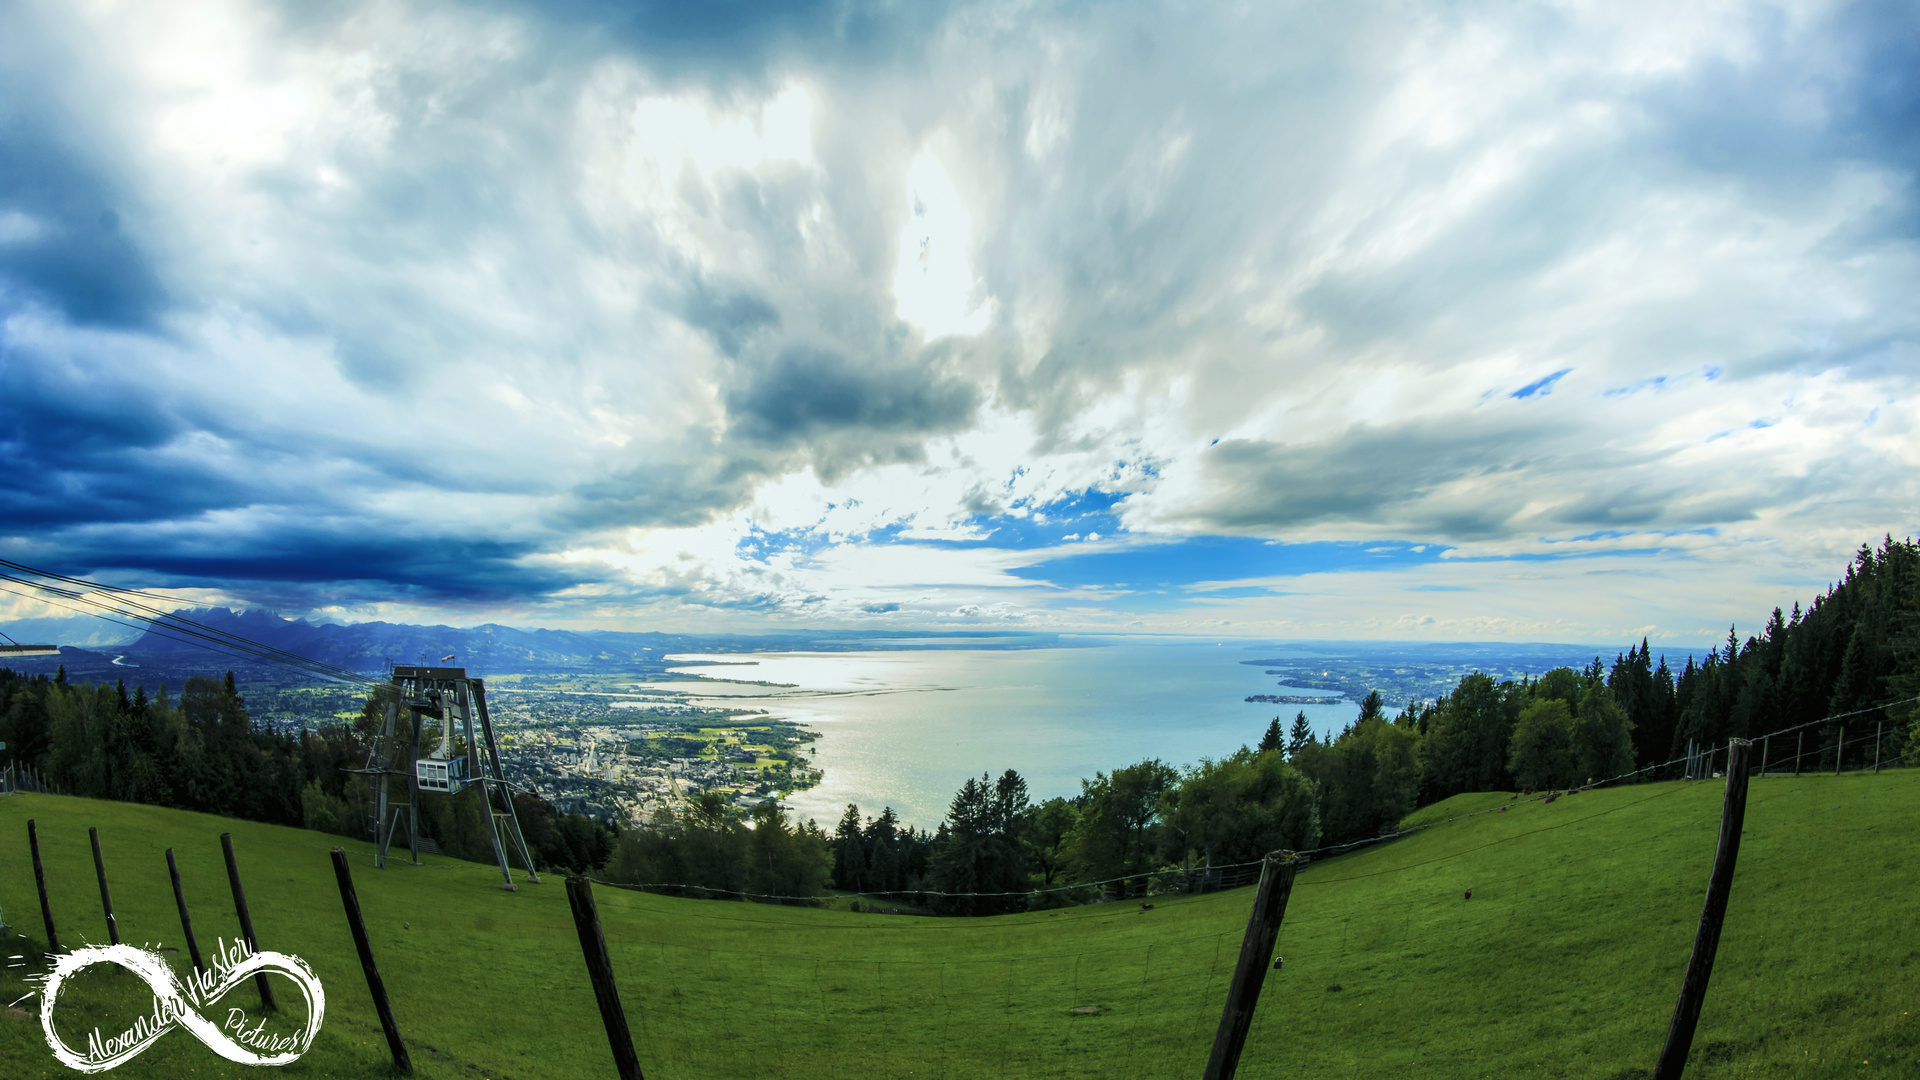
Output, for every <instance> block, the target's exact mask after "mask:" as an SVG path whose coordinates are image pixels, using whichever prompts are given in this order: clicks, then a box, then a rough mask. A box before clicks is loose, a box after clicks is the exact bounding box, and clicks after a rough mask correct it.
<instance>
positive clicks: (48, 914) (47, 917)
mask: <svg viewBox="0 0 1920 1080" xmlns="http://www.w3.org/2000/svg"><path fill="white" fill-rule="evenodd" d="M27 846H28V847H30V848H32V849H33V884H34V887H35V888H37V889H39V890H40V919H41V921H43V922H45V923H46V924H47V951H48V952H50V953H57V952H59V951H60V937H59V935H57V934H55V933H54V932H53V906H52V905H51V904H48V903H47V875H46V873H45V872H44V871H42V870H41V869H40V833H39V831H38V830H37V829H35V828H34V826H33V819H32V818H28V819H27Z"/></svg>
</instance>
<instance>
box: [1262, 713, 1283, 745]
mask: <svg viewBox="0 0 1920 1080" xmlns="http://www.w3.org/2000/svg"><path fill="white" fill-rule="evenodd" d="M1285 745H1286V744H1285V743H1284V742H1283V741H1282V739H1281V735H1280V718H1279V717H1277V716H1276V717H1274V718H1273V719H1272V720H1271V721H1269V722H1268V724H1267V733H1266V734H1265V735H1262V736H1260V752H1261V753H1263V754H1264V753H1266V752H1267V751H1269V750H1280V749H1284V748H1285Z"/></svg>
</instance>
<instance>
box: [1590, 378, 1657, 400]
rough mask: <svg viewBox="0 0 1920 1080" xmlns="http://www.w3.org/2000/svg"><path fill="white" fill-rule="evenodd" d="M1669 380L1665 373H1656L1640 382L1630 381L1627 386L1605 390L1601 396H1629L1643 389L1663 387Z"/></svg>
mask: <svg viewBox="0 0 1920 1080" xmlns="http://www.w3.org/2000/svg"><path fill="white" fill-rule="evenodd" d="M1669 381H1670V380H1668V378H1667V377H1666V376H1665V375H1655V376H1653V377H1652V378H1650V379H1641V380H1640V381H1638V382H1633V383H1628V384H1627V385H1625V386H1616V387H1614V388H1613V389H1611V390H1603V391H1601V393H1600V396H1601V397H1629V396H1631V395H1633V394H1637V393H1639V392H1640V391H1642V390H1660V389H1663V388H1664V387H1665V386H1666V385H1667V383H1668V382H1669Z"/></svg>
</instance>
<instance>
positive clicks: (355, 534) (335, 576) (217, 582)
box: [22, 521, 580, 607]
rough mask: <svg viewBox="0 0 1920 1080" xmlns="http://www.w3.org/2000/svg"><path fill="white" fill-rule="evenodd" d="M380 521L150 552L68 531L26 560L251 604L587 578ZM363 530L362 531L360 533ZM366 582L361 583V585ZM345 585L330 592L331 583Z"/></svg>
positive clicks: (483, 541) (540, 587) (467, 592)
mask: <svg viewBox="0 0 1920 1080" xmlns="http://www.w3.org/2000/svg"><path fill="white" fill-rule="evenodd" d="M379 524H380V523H377V522H372V521H362V522H355V523H347V527H344V528H337V529H333V530H326V529H316V528H313V527H311V526H306V525H300V524H289V525H288V526H287V527H285V528H283V529H278V530H274V531H271V532H266V533H262V534H260V535H255V536H251V537H248V538H246V540H245V542H244V543H235V542H234V538H232V537H229V536H224V535H222V534H221V533H220V532H219V531H218V530H214V529H205V530H195V531H192V532H189V531H187V530H181V531H180V533H179V534H177V535H176V536H175V538H174V542H173V543H171V544H168V545H155V546H153V547H150V548H142V547H139V546H135V545H124V544H117V543H112V542H111V541H109V542H106V543H101V542H99V541H97V540H94V539H92V538H89V537H87V536H84V535H69V536H67V537H64V538H62V540H61V542H60V543H58V544H57V545H49V546H48V547H47V548H46V549H44V550H43V551H41V552H29V553H28V554H26V555H23V556H22V559H23V561H26V562H28V563H30V564H32V565H37V566H41V567H42V568H44V569H51V570H55V571H58V572H62V573H68V574H71V575H73V576H101V577H107V578H109V579H111V580H114V581H123V580H125V581H135V582H138V583H140V584H141V586H143V587H149V588H158V587H187V586H199V585H214V586H216V587H230V588H232V589H233V590H234V591H236V592H239V593H241V594H243V595H247V596H249V597H250V598H257V599H259V600H261V601H263V602H264V601H269V600H274V599H276V598H279V599H281V600H292V599H296V598H297V599H298V600H299V601H301V603H299V604H298V606H300V607H309V606H313V605H314V604H315V603H316V602H317V601H318V600H319V599H320V598H321V597H322V596H324V595H327V594H328V593H329V592H331V593H332V594H333V595H335V596H336V597H338V596H339V595H340V593H341V592H342V591H344V592H345V593H346V594H348V595H353V594H358V598H360V599H364V600H368V601H379V600H381V599H386V598H389V597H390V596H391V591H390V590H391V589H393V588H398V589H400V590H403V592H404V595H405V596H406V597H408V598H409V599H412V600H415V601H420V602H436V603H486V602H499V601H503V600H511V599H515V598H529V597H538V596H541V595H546V594H550V593H553V592H557V591H559V590H561V589H564V588H566V587H568V586H570V585H573V584H576V583H577V582H578V581H579V580H580V578H579V577H577V576H575V575H571V574H566V573H563V572H560V571H556V570H554V569H551V568H545V567H530V566H529V565H528V564H526V563H525V562H523V561H522V560H524V558H525V557H526V556H527V555H530V554H533V553H534V549H533V547H532V546H531V545H527V544H517V543H511V542H502V541H499V540H495V539H490V538H484V537H481V538H476V537H463V536H448V535H432V534H426V533H420V534H416V535H396V534H394V532H393V531H392V530H391V529H381V528H379ZM355 526H357V527H355ZM356 583H357V584H356ZM336 585H337V586H339V588H336V589H329V586H336Z"/></svg>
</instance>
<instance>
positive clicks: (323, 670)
mask: <svg viewBox="0 0 1920 1080" xmlns="http://www.w3.org/2000/svg"><path fill="white" fill-rule="evenodd" d="M0 568H4V569H3V570H0V580H4V581H9V582H12V583H14V584H16V585H21V586H25V587H27V588H29V589H33V590H36V591H37V592H40V593H50V594H53V595H55V596H59V597H61V598H63V599H66V600H69V601H72V602H73V603H78V604H84V605H87V606H88V607H91V608H96V609H98V611H97V612H96V611H81V612H80V613H81V614H90V615H95V616H96V617H99V618H104V619H106V621H108V622H116V623H120V624H121V625H126V626H141V625H144V627H145V628H146V629H148V630H150V631H170V633H169V632H159V633H158V634H157V636H159V637H162V638H165V639H167V640H170V641H176V642H180V643H182V644H191V645H199V646H200V647H202V648H207V649H209V650H211V651H215V652H225V653H227V654H228V655H237V656H241V657H243V658H251V659H255V660H260V661H264V662H267V663H272V664H278V665H280V666H282V667H287V668H291V669H293V670H296V671H300V672H303V673H305V674H309V675H318V676H321V677H323V678H327V679H332V680H335V681H339V682H347V683H356V684H361V685H384V683H382V681H381V680H378V679H375V678H372V677H370V676H368V675H366V674H364V673H362V672H357V671H352V670H349V669H347V668H343V667H340V666H338V665H335V664H329V663H326V662H324V661H320V660H315V659H313V658H311V657H307V656H302V655H300V654H298V653H295V652H291V651H289V650H286V649H282V648H279V647H278V646H274V645H269V644H267V643H265V642H262V641H257V640H254V639H252V638H249V637H246V636H245V635H242V634H236V633H233V632H232V631H228V630H221V629H219V628H217V627H212V626H208V625H206V624H205V623H201V622H198V621H196V620H194V619H190V618H188V617H186V616H184V615H181V614H179V613H178V612H177V611H172V610H167V609H165V608H162V607H156V606H155V604H174V603H178V601H175V600H173V599H171V598H169V597H165V596H161V595H159V594H156V593H150V592H146V591H143V590H140V589H127V588H122V587H120V586H117V585H108V584H106V583H104V582H99V581H93V580H90V579H87V578H79V577H72V576H69V575H66V574H58V573H54V572H52V571H50V570H41V569H38V568H37V567H32V566H27V565H26V564H24V563H17V562H13V561H11V560H8V559H0ZM6 571H11V573H9V572H6ZM21 575H26V576H21ZM51 582H60V583H61V584H59V585H56V584H51ZM63 586H72V588H67V587H63ZM6 591H8V592H13V590H10V589H9V590H6ZM99 594H105V595H108V596H111V597H113V598H114V599H115V601H116V602H115V603H107V602H104V601H102V600H100V599H98V598H97V596H98V595H99ZM15 595H24V594H19V593H15ZM35 598H36V599H44V597H35ZM147 601H153V603H148V602H147ZM58 606H66V607H68V610H80V609H76V608H72V607H71V606H68V605H58ZM102 613H105V614H102ZM115 615H117V616H120V617H121V618H120V619H116V618H113V617H112V616H115ZM123 619H131V620H136V622H122V620H123ZM180 635H184V637H183V636H180ZM190 639H191V640H190Z"/></svg>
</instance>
